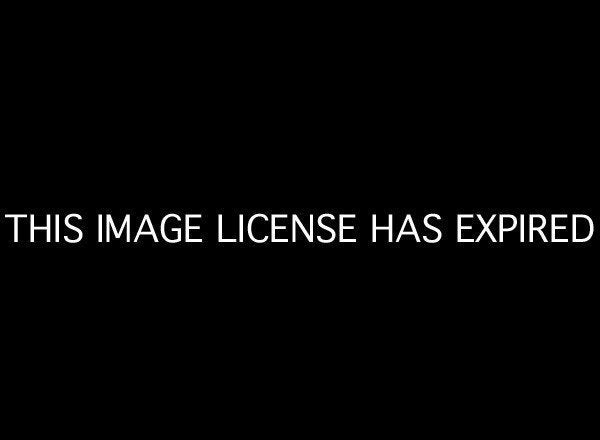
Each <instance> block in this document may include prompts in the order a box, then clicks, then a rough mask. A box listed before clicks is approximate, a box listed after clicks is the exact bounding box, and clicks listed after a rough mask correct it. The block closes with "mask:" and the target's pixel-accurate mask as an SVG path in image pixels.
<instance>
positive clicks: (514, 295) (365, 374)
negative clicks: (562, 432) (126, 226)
mask: <svg viewBox="0 0 600 440" xmlns="http://www.w3.org/2000/svg"><path fill="white" fill-rule="evenodd" d="M52 12H57V11H52ZM153 12H157V11H153ZM163 12H164V11H163ZM247 12H248V14H247V13H246V12H240V11H239V10H237V9H236V11H233V10H232V11H228V12H227V13H225V14H224V15H223V14H221V15H216V14H215V13H214V12H212V11H211V12H207V11H204V12H195V13H193V14H190V15H188V14H186V13H184V12H183V11H180V12H177V13H175V15H173V16H171V15H170V14H169V15H167V14H166V13H165V15H164V16H163V14H162V12H161V14H159V15H160V18H156V16H155V15H152V17H150V16H147V15H146V13H145V12H144V13H141V12H140V11H137V12H136V13H133V14H127V15H126V14H125V13H124V12H122V13H119V14H114V16H112V15H111V16H110V17H107V18H102V19H100V18H99V17H100V15H97V14H100V12H97V13H96V12H95V13H94V14H92V15H85V19H83V18H82V16H78V18H77V19H75V18H74V19H66V22H65V23H63V22H62V21H57V20H50V19H48V16H46V17H45V16H44V14H43V13H41V14H40V16H36V17H35V19H34V18H33V15H36V14H34V13H33V12H32V11H30V12H28V14H26V15H25V16H23V17H24V19H25V20H24V21H19V23H18V24H16V25H15V26H14V29H10V30H8V31H7V39H6V44H5V52H4V55H3V66H4V67H3V70H4V72H3V73H4V74H5V79H4V80H3V85H4V87H3V96H4V99H3V110H4V111H3V124H2V125H3V133H4V136H3V137H4V142H3V156H4V158H3V160H2V173H1V176H2V177H1V179H2V201H1V202H2V205H1V206H2V213H3V214H4V213H5V212H31V213H42V212H43V213H67V212H79V213H83V214H86V215H87V216H89V215H92V214H94V213H96V212H105V211H107V210H110V211H113V212H124V211H131V212H151V213H153V214H155V215H158V214H160V213H163V212H169V211H175V212H179V213H186V212H190V213H202V214H204V215H205V216H206V217H208V218H210V217H211V216H214V215H215V214H216V213H217V212H222V211H229V212H237V211H239V210H243V211H246V212H252V211H256V212H288V213H292V212H294V213H319V212H325V211H328V212H334V213H335V212H356V213H359V215H361V243H360V244H359V245H348V246H342V245H338V246H331V247H326V248H323V247H321V248H317V247H291V246H285V245H283V246H275V245H273V246H268V247H262V248H252V247H244V248H234V249H232V248H227V249H225V248H218V247H216V246H214V245H210V244H207V245H206V246H199V247H175V248H164V247H158V248H154V247H152V246H138V247H129V248H128V247H126V246H124V247H117V248H115V247H111V248H102V247H98V246H95V245H94V244H93V243H88V244H83V245H81V246H76V247H63V246H54V247H53V246H39V247H35V248H31V247H27V246H23V247H20V246H10V245H9V243H8V242H7V240H4V242H3V245H2V254H3V257H5V258H3V263H2V264H3V270H2V273H3V278H4V282H3V284H4V285H5V286H6V287H5V288H3V289H2V291H3V295H2V301H3V303H4V304H3V307H2V311H3V314H4V315H5V319H3V324H4V327H5V331H4V338H3V339H4V341H5V347H6V348H5V355H6V356H5V358H6V362H5V365H7V366H8V367H9V370H10V373H9V374H8V375H7V376H6V382H7V384H8V385H9V386H10V388H11V389H13V388H14V389H15V393H14V394H11V396H14V397H11V404H10V408H11V412H12V413H13V414H15V415H20V416H23V414H31V410H32V409H34V408H35V409H38V410H40V411H39V412H40V413H41V414H45V415H46V417H47V418H45V419H44V420H47V421H46V422H44V423H49V424H52V425H57V426H63V423H67V424H71V423H73V420H74V419H77V420H78V421H83V422H88V423H86V425H87V426H88V427H89V426H99V427H107V426H109V425H112V422H113V421H123V420H128V421H131V420H133V421H134V425H136V426H138V427H148V426H150V427H152V428H153V429H158V426H157V425H160V426H163V427H165V428H166V429H167V430H168V431H171V430H174V429H176V428H180V427H181V426H183V425H184V424H183V422H184V421H191V422H192V423H193V424H201V426H198V427H200V428H202V427H203V426H204V425H203V423H205V420H207V419H208V420H210V421H212V422H213V423H214V422H216V423H217V424H218V425H219V426H221V427H222V429H225V430H230V429H239V428H242V429H251V428H255V427H256V428H261V429H266V428H269V429H273V428H274V427H275V426H276V425H278V424H279V423H281V422H283V423H282V424H283V426H284V427H285V428H286V429H287V430H286V431H282V432H288V431H290V430H291V431H295V430H298V429H306V430H308V432H314V431H313V430H312V429H313V428H312V427H313V426H315V422H317V423H318V422H323V421H328V422H330V423H329V426H330V428H329V429H331V430H332V431H331V432H337V430H340V429H344V428H350V429H357V430H358V429H359V428H363V429H365V430H366V431H365V432H372V431H373V430H375V429H383V428H384V427H386V426H387V425H388V424H389V423H391V424H392V426H395V427H396V428H399V427H400V428H401V427H403V426H407V427H408V425H404V424H403V423H405V422H401V421H402V420H407V419H408V420H410V421H412V422H413V423H416V424H418V425H420V426H421V427H422V428H423V429H426V430H431V429H440V428H441V429H455V428H460V429H465V428H467V427H469V428H471V429H473V428H474V427H475V425H477V424H478V423H481V422H483V425H484V426H485V427H486V428H487V429H488V430H490V429H491V430H497V429H507V430H509V432H512V431H510V430H511V429H512V428H511V427H512V426H514V423H515V422H522V421H525V420H528V421H532V420H533V421H534V423H532V424H531V426H532V428H533V429H540V427H548V426H551V427H553V428H556V429H557V428H558V426H557V425H559V424H560V425H561V426H563V427H566V428H568V429H573V424H572V423H573V419H572V418H571V416H572V415H573V414H576V415H577V417H578V418H579V420H580V421H581V420H583V419H584V418H585V417H586V414H588V411H589V409H586V408H587V405H586V403H585V402H586V396H589V395H590V394H591V393H592V390H593V389H595V388H594V385H593V381H592V375H591V372H592V371H593V369H594V366H595V365H596V364H595V363H594V362H592V359H593V356H592V355H593V348H594V347H593V341H594V339H595V338H596V336H597V327H598V326H597V322H596V320H595V314H596V310H597V304H596V301H595V299H594V297H593V295H594V293H595V290H597V289H596V287H595V284H594V283H593V281H595V279H594V269H595V266H596V262H597V253H596V247H597V238H595V239H594V242H593V243H590V244H587V245H560V244H559V245H552V246H544V245H541V246H522V245H521V246H518V245H515V244H508V245H506V246H486V245H482V246H460V245H458V244H456V243H455V242H454V241H455V240H454V238H455V236H454V225H453V218H454V216H455V215H456V214H457V213H460V212H477V213H487V214H490V213H512V214H518V213H530V212H531V213H545V214H549V213H585V214H588V215H592V216H593V217H594V218H595V220H596V221H597V212H598V211H597V208H596V207H595V205H596V203H595V200H596V199H595V195H594V193H593V188H594V187H595V186H596V184H595V180H596V179H595V178H594V177H595V174H594V161H593V159H592V154H593V152H592V147H593V146H594V145H596V144H597V135H596V133H595V130H594V128H595V121H596V118H597V108H596V107H595V102H596V101H597V85H596V84H595V82H594V81H593V78H595V77H597V69H596V68H595V66H594V65H593V54H594V52H593V49H594V47H593V46H592V44H591V43H592V40H591V39H589V38H590V36H589V35H588V33H591V32H592V29H591V28H589V27H588V26H587V25H586V24H585V23H584V22H583V21H582V19H581V18H580V17H575V18H569V17H567V16H566V15H565V16H563V17H561V19H560V20H559V21H556V19H553V20H550V19H549V18H543V17H542V16H541V15H540V14H539V13H536V14H532V15H527V17H526V18H524V17H525V13H524V11H521V13H520V14H516V15H514V16H513V15H510V14H509V16H506V15H504V14H500V11H496V12H494V13H487V12H483V11H481V13H480V15H477V13H476V12H475V11H469V14H466V11H445V12H441V11H427V12H425V13H420V14H416V13H414V12H412V11H404V12H397V11H395V12H393V13H392V12H385V11H380V12H376V13H374V14H371V13H369V14H367V13H366V11H353V12H354V14H351V15H347V14H346V13H344V14H338V13H332V14H328V15H327V17H326V18H325V14H324V11H321V13H319V14H308V16H307V15H306V14H303V13H301V11H295V12H293V13H284V12H283V11H281V12H280V13H276V12H275V11H272V10H270V11H269V13H268V14H267V13H266V12H265V11H262V12H261V11H255V10H253V11H247ZM305 12H306V11H305ZM338 12H339V11H338ZM446 12H448V13H449V12H453V13H454V15H446ZM538 12H539V11H538ZM69 13H70V14H73V13H74V12H73V11H70V12H69ZM250 13H253V14H251V15H249V14H250ZM75 14H76V13H75ZM278 14H280V15H278ZM470 14H474V15H470ZM184 16H185V18H184ZM69 17H70V15H69ZM102 17H104V15H102ZM257 17H259V18H260V19H259V18H257ZM517 17H518V18H517ZM63 18H65V16H64V15H63ZM375 212H376V213H380V214H387V213H395V214H405V213H413V214H423V213H428V212H438V213H440V214H441V215H443V217H444V219H445V220H446V221H447V225H448V227H447V228H445V229H444V233H445V238H444V241H443V243H441V244H440V245H438V246H420V247H417V246H413V245H411V244H410V243H407V244H406V245H401V246H394V247H377V248H376V247H374V246H371V245H369V244H368V238H369V234H368V229H367V228H366V225H368V223H364V221H365V220H368V218H369V215H370V214H371V213H375ZM363 229H366V232H365V231H363ZM3 233H5V231H3ZM4 237H6V235H4ZM54 411H56V412H58V413H61V414H63V416H62V417H54V416H52V414H53V412H54ZM36 413H38V412H36ZM40 417H41V416H40ZM173 417H174V418H173ZM40 420H41V419H40ZM92 423H93V424H92ZM578 425H579V423H578ZM48 426H50V425H48ZM133 429H139V428H135V427H134V428H133Z"/></svg>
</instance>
